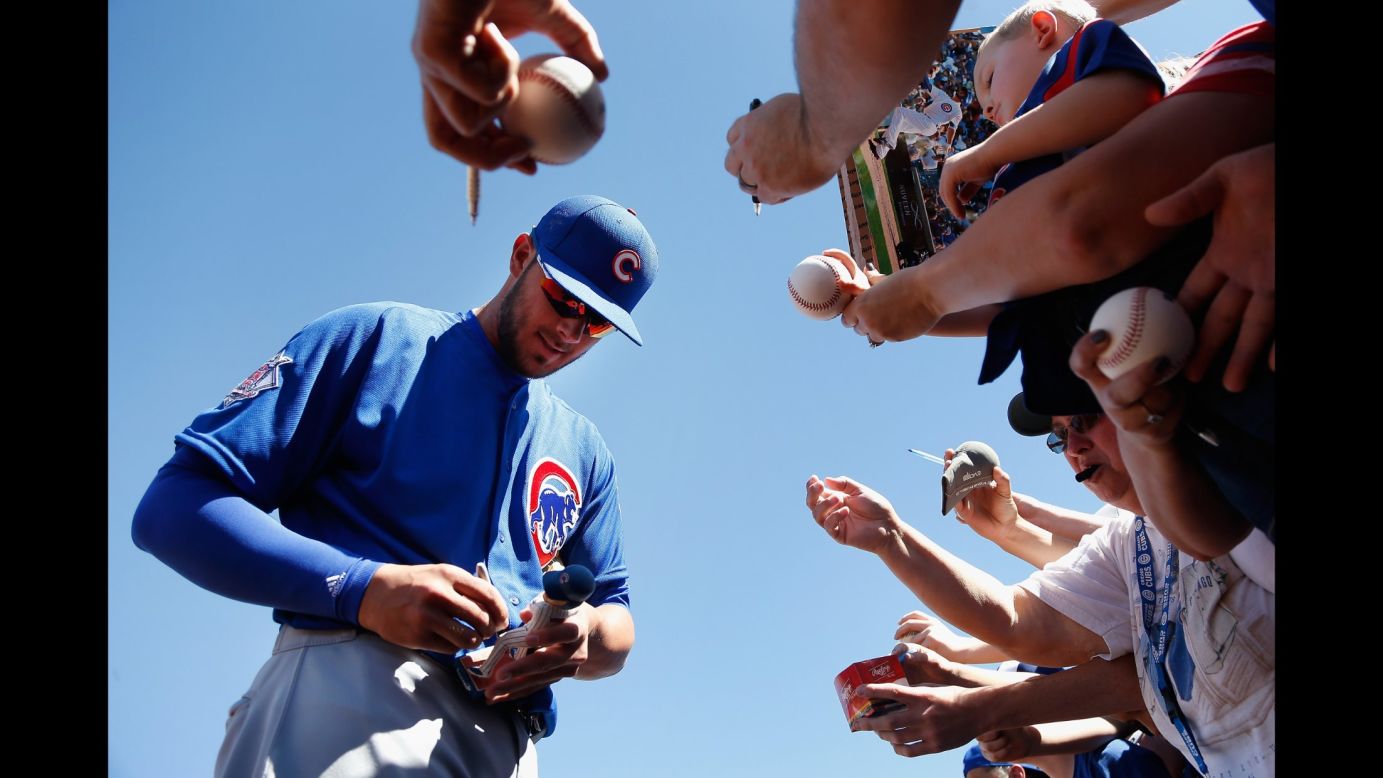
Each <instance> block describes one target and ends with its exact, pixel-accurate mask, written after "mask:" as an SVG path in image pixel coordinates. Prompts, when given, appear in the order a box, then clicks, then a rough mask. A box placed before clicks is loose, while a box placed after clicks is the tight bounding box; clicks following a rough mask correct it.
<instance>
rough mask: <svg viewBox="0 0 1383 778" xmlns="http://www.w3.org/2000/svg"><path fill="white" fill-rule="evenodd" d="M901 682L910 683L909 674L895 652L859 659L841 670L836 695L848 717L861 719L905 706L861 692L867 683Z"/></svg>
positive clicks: (851, 721) (852, 720)
mask: <svg viewBox="0 0 1383 778" xmlns="http://www.w3.org/2000/svg"><path fill="white" fill-rule="evenodd" d="M900 682H901V683H902V685H904V686H907V685H908V678H907V674H906V673H904V672H903V665H902V664H901V663H900V662H899V661H898V657H897V656H895V655H893V654H889V655H888V656H881V657H879V658H877V659H866V660H864V661H862V662H855V663H854V664H852V665H850V666H849V667H847V668H845V669H844V670H841V671H840V673H839V674H838V675H837V676H836V697H837V698H839V699H840V706H841V707H842V708H844V709H845V719H846V721H848V722H849V723H851V724H853V723H855V722H856V721H857V720H859V719H862V718H866V717H869V716H877V715H879V714H881V713H887V712H889V711H891V710H897V709H898V708H901V707H903V706H902V704H900V703H898V702H895V701H894V700H876V699H871V698H869V697H861V696H860V695H859V688H860V687H861V686H864V685H865V684H869V683H900Z"/></svg>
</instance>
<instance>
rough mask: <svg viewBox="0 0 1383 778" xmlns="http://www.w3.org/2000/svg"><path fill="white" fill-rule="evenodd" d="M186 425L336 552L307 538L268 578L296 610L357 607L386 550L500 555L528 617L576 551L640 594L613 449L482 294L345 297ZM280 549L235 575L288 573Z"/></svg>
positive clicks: (491, 561) (337, 613) (299, 618)
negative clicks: (633, 579) (509, 336)
mask: <svg viewBox="0 0 1383 778" xmlns="http://www.w3.org/2000/svg"><path fill="white" fill-rule="evenodd" d="M177 442H178V444H179V450H178V452H177V454H176V455H175V457H174V459H173V464H180V463H181V464H184V465H190V466H193V467H198V468H200V469H202V470H205V469H206V466H207V463H210V464H211V466H213V467H214V469H215V470H216V471H217V472H219V473H220V474H221V475H222V476H223V477H224V478H225V479H227V480H229V481H230V482H231V483H232V484H233V485H234V486H235V488H236V489H237V490H238V491H239V492H240V493H241V494H242V495H243V496H244V497H246V498H247V499H248V500H249V501H250V502H252V503H254V504H255V505H256V506H258V507H259V508H260V509H262V510H265V511H269V510H272V509H274V508H277V509H278V511H279V516H280V519H281V521H282V524H283V526H284V527H286V528H288V529H289V530H293V531H294V532H296V533H298V534H299V535H302V536H305V537H306V538H312V539H315V540H316V541H320V542H321V543H324V544H326V546H328V547H330V550H334V551H335V552H336V553H334V554H333V553H331V551H330V550H328V551H326V552H325V553H304V554H303V555H302V561H301V563H300V564H298V565H296V569H294V570H293V571H291V572H290V573H289V574H288V576H289V578H290V579H291V580H289V581H282V580H280V581H279V582H278V583H276V584H275V588H276V592H275V593H273V594H272V595H270V594H269V593H267V592H266V593H265V596H264V597H263V598H262V599H261V601H264V600H269V601H273V602H274V603H275V604H276V605H277V606H278V607H276V609H275V611H274V619H275V620H276V621H278V622H280V623H284V624H289V625H292V626H295V627H299V628H306V629H332V628H339V627H341V626H342V625H354V624H356V618H357V613H358V610H359V606H360V600H361V597H362V596H363V594H364V590H365V587H366V586H367V584H368V583H369V580H370V576H371V575H372V574H373V571H374V570H375V569H376V568H377V567H378V566H379V565H380V564H382V563H397V564H430V563H439V562H445V563H449V564H453V565H456V566H458V567H461V568H462V569H464V570H466V571H468V572H470V571H472V570H474V569H475V566H476V563H477V562H480V561H484V562H485V564H486V566H487V568H488V571H489V576H490V581H491V583H493V584H494V586H495V587H496V588H497V589H498V590H499V591H500V593H501V594H502V595H503V596H504V599H505V600H506V602H507V603H508V605H509V622H510V625H511V626H514V625H517V624H519V623H520V620H519V611H520V609H521V608H522V606H523V605H525V604H527V602H528V601H529V600H530V599H532V598H533V597H534V596H535V595H536V594H538V593H539V592H541V591H542V580H541V579H542V572H543V567H544V566H545V565H547V564H548V563H550V562H551V561H552V560H554V559H556V558H559V557H560V558H561V559H562V561H563V562H564V563H566V564H573V563H575V564H582V565H585V566H586V567H588V568H590V570H591V571H592V572H593V573H594V574H595V577H596V590H595V593H594V594H593V595H592V597H591V598H590V600H589V602H590V603H591V605H593V606H598V605H601V604H605V603H621V604H623V605H626V606H627V605H628V602H629V598H628V588H627V577H626V568H625V564H624V558H623V551H622V543H621V529H620V513H619V502H618V495H617V490H616V484H615V472H614V465H613V462H612V460H611V457H610V454H609V451H608V450H607V449H606V447H605V444H604V442H603V441H602V440H601V438H600V436H599V433H598V432H597V431H596V428H595V426H594V425H593V424H592V423H591V422H590V421H589V420H587V419H586V418H585V417H583V416H581V415H580V414H578V413H576V412H575V411H573V410H572V409H571V408H570V407H569V406H568V405H567V404H566V403H564V402H562V401H561V400H559V399H557V398H556V397H554V396H553V394H552V392H551V391H550V390H549V388H548V386H547V384H546V383H545V382H543V381H541V380H530V379H527V378H525V377H523V376H521V375H519V374H518V373H516V372H514V371H513V370H512V369H510V368H509V367H508V366H507V365H506V364H505V363H504V362H503V361H502V360H501V358H500V356H499V354H498V353H497V352H496V351H495V349H494V348H493V347H492V346H491V344H490V342H489V341H488V340H487V339H486V337H485V334H484V332H483V330H482V329H481V327H480V324H479V322H478V320H477V319H476V318H475V316H474V315H472V314H471V313H470V312H466V313H461V314H455V313H446V312H442V311H434V310H429V309H425V308H420V307H417V306H413V305H407V304H401V303H374V304H367V305H356V306H350V307H346V308H342V309H339V310H336V311H333V312H331V313H329V314H327V315H326V316H324V317H322V318H321V319H318V320H317V321H315V322H313V323H312V324H309V325H308V326H307V327H306V328H304V329H303V330H302V331H301V332H299V333H298V334H297V335H295V336H294V337H293V338H292V339H291V340H290V341H289V342H288V344H287V345H286V346H285V347H284V348H283V350H282V351H281V352H279V353H278V354H277V355H275V356H274V357H273V358H272V359H270V360H269V361H268V362H266V363H265V364H264V365H263V366H262V367H260V368H259V369H258V370H256V371H254V373H252V374H251V376H250V377H249V378H247V379H246V380H245V381H244V382H243V383H241V384H240V386H238V387H237V388H236V389H235V390H233V391H232V392H231V393H230V394H229V395H228V396H227V397H226V398H225V400H224V401H223V402H222V403H221V404H220V405H218V406H217V407H215V408H213V409H211V410H208V411H206V412H204V413H202V414H201V415H199V416H198V417H197V418H196V419H195V420H194V421H193V422H192V424H191V425H190V426H188V427H187V428H186V429H185V430H183V431H182V432H181V433H180V434H179V435H178V436H177ZM194 452H195V453H194ZM195 460H201V461H200V462H197V461H195ZM267 567H268V566H267V565H266V569H265V570H264V571H256V570H243V569H242V570H239V571H238V572H237V573H236V577H237V578H238V579H240V580H242V581H243V580H245V579H251V580H252V579H254V578H255V577H256V573H257V572H262V573H263V575H264V577H265V578H266V579H268V578H269V577H271V576H278V577H279V578H282V577H283V575H284V574H283V573H281V572H276V571H273V570H269V569H267ZM209 588H213V589H214V588H216V587H214V586H213V587H209ZM256 599H260V598H258V597H257V598H256Z"/></svg>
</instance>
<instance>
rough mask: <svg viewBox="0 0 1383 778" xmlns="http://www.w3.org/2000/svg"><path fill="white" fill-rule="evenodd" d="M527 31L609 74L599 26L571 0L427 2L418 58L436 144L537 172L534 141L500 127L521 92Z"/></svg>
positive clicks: (481, 160)
mask: <svg viewBox="0 0 1383 778" xmlns="http://www.w3.org/2000/svg"><path fill="white" fill-rule="evenodd" d="M526 32H536V33H540V34H542V35H545V36H547V37H548V38H549V39H551V40H552V41H553V42H554V43H556V44H557V45H558V46H559V47H561V49H562V51H563V52H564V53H566V54H567V56H569V57H571V58H573V59H576V60H579V61H581V62H583V63H585V65H586V66H587V67H589V68H590V69H591V71H592V72H593V73H594V74H595V76H596V78H597V79H598V80H601V81H603V80H605V78H606V77H607V76H608V75H609V68H608V67H607V66H606V64H605V55H604V54H603V53H602V52H601V50H600V43H599V41H598V40H597V38H596V33H595V29H594V28H593V27H591V24H590V22H588V21H587V20H586V18H585V17H584V16H582V15H581V13H580V12H579V11H577V10H576V9H575V8H574V7H572V5H571V3H570V2H568V0H505V2H497V0H489V2H462V0H420V2H419V4H418V21H417V25H416V27H415V29H414V32H413V56H414V58H415V59H416V60H417V61H418V70H419V71H420V73H421V76H422V83H423V121H424V123H425V124H426V126H427V134H428V139H429V140H430V141H431V142H432V145H433V147H435V148H436V149H438V150H439V151H442V152H444V153H446V154H449V155H451V156H452V157H455V158H456V159H458V160H460V161H461V162H464V163H466V164H469V165H474V166H476V167H477V168H481V169H484V170H494V169H496V168H499V167H503V166H509V167H513V168H515V169H519V170H522V171H524V172H527V173H532V172H534V171H535V170H536V169H537V166H536V165H535V164H534V163H533V160H531V159H529V158H528V152H529V143H528V141H526V140H525V139H523V138H520V137H518V136H516V135H513V134H510V133H507V132H505V131H504V130H502V129H501V128H500V127H499V125H498V124H496V122H495V119H496V118H497V117H498V116H499V115H500V113H501V112H502V111H503V110H504V108H505V107H507V106H508V105H509V104H510V103H512V102H513V100H514V98H515V97H516V96H517V94H518V89H519V82H518V69H519V55H518V52H517V51H516V50H515V49H514V47H513V45H512V44H511V43H509V40H510V39H512V38H516V37H518V36H519V35H522V34H524V33H526Z"/></svg>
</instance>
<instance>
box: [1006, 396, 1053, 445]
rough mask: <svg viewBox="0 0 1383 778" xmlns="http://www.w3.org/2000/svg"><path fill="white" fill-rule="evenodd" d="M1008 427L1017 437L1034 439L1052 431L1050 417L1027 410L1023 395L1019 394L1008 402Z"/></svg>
mask: <svg viewBox="0 0 1383 778" xmlns="http://www.w3.org/2000/svg"><path fill="white" fill-rule="evenodd" d="M1008 426H1010V427H1012V428H1013V431H1014V432H1016V433H1018V434H1019V435H1024V436H1026V437H1029V438H1035V437H1037V436H1038V435H1046V434H1047V433H1049V432H1051V431H1052V417H1051V416H1044V415H1043V414H1040V413H1033V412H1032V411H1030V410H1028V406H1027V404H1026V403H1024V402H1023V393H1022V392H1019V393H1018V394H1015V395H1013V399H1012V400H1009V402H1008Z"/></svg>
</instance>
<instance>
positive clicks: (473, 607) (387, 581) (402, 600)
mask: <svg viewBox="0 0 1383 778" xmlns="http://www.w3.org/2000/svg"><path fill="white" fill-rule="evenodd" d="M454 617H455V618H461V619H463V620H465V621H467V622H469V623H470V624H471V626H472V627H474V628H475V631H471V630H468V629H465V628H464V627H462V626H461V625H460V624H459V623H458V622H457V621H456V620H455V618H454ZM356 620H357V621H358V622H359V624H360V626H362V627H364V628H365V629H368V630H370V631H371V632H374V633H375V634H377V635H379V636H380V637H381V638H384V639H385V640H387V641H389V642H390V643H393V644H395V645H399V646H403V647H405V648H420V649H425V650H427V651H437V652H440V653H446V654H450V653H452V652H454V651H456V650H457V649H459V648H475V647H476V646H477V645H479V644H480V640H482V639H484V638H487V637H489V636H490V635H493V634H495V632H497V631H498V630H501V629H503V628H505V627H507V626H508V625H509V611H508V609H507V608H506V606H505V604H504V598H503V597H502V596H500V593H499V590H498V589H496V588H495V587H494V585H493V584H491V583H490V582H489V581H486V580H484V579H483V578H477V577H475V576H474V575H471V574H470V573H468V572H466V571H465V570H462V569H461V568H459V567H456V566H455V565H447V564H436V565H394V564H385V565H380V567H379V569H378V570H376V571H375V574H374V577H372V578H371V579H370V583H369V585H368V586H367V587H366V588H365V595H364V596H363V597H362V598H361V600H360V612H359V614H358V616H357V619H356Z"/></svg>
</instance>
